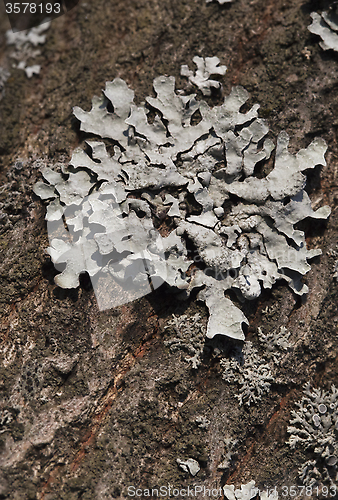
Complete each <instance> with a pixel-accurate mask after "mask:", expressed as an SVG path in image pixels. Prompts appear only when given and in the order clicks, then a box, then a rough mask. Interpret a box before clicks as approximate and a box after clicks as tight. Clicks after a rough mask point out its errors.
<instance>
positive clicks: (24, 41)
mask: <svg viewBox="0 0 338 500" xmlns="http://www.w3.org/2000/svg"><path fill="white" fill-rule="evenodd" d="M50 25H51V22H50V21H47V22H44V23H43V24H40V25H39V26H36V27H34V28H31V29H29V30H24V31H19V32H13V31H12V30H8V31H7V32H6V42H7V45H11V46H13V51H12V52H11V53H10V54H9V57H10V58H11V59H14V60H16V61H18V63H17V64H13V67H17V68H18V69H22V70H24V71H25V73H26V75H27V77H28V78H31V77H32V76H33V75H38V74H39V73H40V70H41V66H40V65H39V64H32V62H34V59H35V58H36V57H37V56H39V55H40V54H41V51H40V50H39V49H37V48H36V47H37V46H38V45H42V44H44V43H45V41H46V34H43V33H44V32H45V31H47V30H48V29H49V27H50ZM28 61H30V65H28Z"/></svg>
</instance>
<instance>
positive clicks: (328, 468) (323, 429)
mask: <svg viewBox="0 0 338 500" xmlns="http://www.w3.org/2000/svg"><path fill="white" fill-rule="evenodd" d="M296 406H297V407H298V410H297V411H292V417H293V418H292V419H291V420H290V424H291V425H290V426H289V427H288V429H287V430H288V433H289V434H290V438H289V441H288V444H289V445H290V446H291V448H295V447H296V446H301V447H302V448H303V449H304V450H306V451H308V452H310V453H311V455H312V456H311V459H309V460H308V461H307V462H305V463H304V464H303V465H302V466H301V467H300V469H299V476H300V479H301V481H302V482H303V483H304V484H305V485H307V486H320V485H322V484H330V486H338V468H337V462H338V390H337V389H336V388H335V386H334V385H332V387H331V391H323V390H321V389H313V388H311V387H310V384H307V385H306V386H305V390H304V396H303V397H302V399H301V401H299V402H298V403H296Z"/></svg>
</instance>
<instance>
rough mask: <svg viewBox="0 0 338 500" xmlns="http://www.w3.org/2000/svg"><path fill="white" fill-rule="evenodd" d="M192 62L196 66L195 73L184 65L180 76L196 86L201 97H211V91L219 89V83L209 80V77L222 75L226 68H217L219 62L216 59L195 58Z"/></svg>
mask: <svg viewBox="0 0 338 500" xmlns="http://www.w3.org/2000/svg"><path fill="white" fill-rule="evenodd" d="M193 62H194V63H195V64H196V66H197V70H196V73H195V74H194V72H193V71H191V70H190V69H189V67H188V66H187V65H186V64H183V65H182V66H181V75H182V76H186V77H188V78H189V81H190V83H192V84H194V85H196V86H197V87H198V88H199V89H200V90H201V92H202V94H203V95H207V96H208V95H211V89H212V88H214V89H220V88H221V83H220V82H219V81H217V80H210V78H209V77H210V76H211V75H224V74H225V72H226V70H227V67H226V66H218V65H219V63H220V60H219V59H218V57H206V58H205V59H204V58H203V57H199V56H195V57H194V58H193Z"/></svg>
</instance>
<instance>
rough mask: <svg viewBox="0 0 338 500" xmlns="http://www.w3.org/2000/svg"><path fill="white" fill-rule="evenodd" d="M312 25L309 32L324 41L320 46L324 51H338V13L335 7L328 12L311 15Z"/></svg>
mask: <svg viewBox="0 0 338 500" xmlns="http://www.w3.org/2000/svg"><path fill="white" fill-rule="evenodd" d="M311 17H312V24H310V26H308V30H309V31H311V33H314V34H315V35H319V36H320V37H321V39H322V41H321V42H319V45H320V46H321V48H322V49H323V50H330V49H332V50H335V51H338V13H337V8H336V9H334V8H333V7H332V8H331V9H330V10H329V11H328V12H322V13H321V14H318V13H317V12H312V13H311Z"/></svg>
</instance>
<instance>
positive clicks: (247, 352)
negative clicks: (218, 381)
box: [220, 341, 274, 406]
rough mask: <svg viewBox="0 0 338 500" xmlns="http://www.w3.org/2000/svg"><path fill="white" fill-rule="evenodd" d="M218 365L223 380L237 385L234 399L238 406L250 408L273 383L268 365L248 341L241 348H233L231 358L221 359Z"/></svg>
mask: <svg viewBox="0 0 338 500" xmlns="http://www.w3.org/2000/svg"><path fill="white" fill-rule="evenodd" d="M220 364H221V367H222V368H223V370H224V371H223V375H222V378H223V380H225V381H226V382H229V383H231V382H235V383H237V384H239V393H238V394H236V398H238V400H239V403H240V405H243V404H244V405H247V406H250V405H251V404H255V403H256V402H257V401H259V400H261V399H262V396H263V395H264V394H266V393H268V392H269V390H270V386H271V382H273V381H274V377H273V375H272V372H271V369H270V366H269V364H268V363H267V362H266V361H265V360H264V358H261V357H260V356H259V354H258V352H257V350H256V349H255V348H254V346H253V345H252V342H249V341H248V342H246V343H245V344H244V346H243V347H242V348H240V347H235V349H234V352H233V355H232V357H231V358H230V359H222V360H221V363H220Z"/></svg>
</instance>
